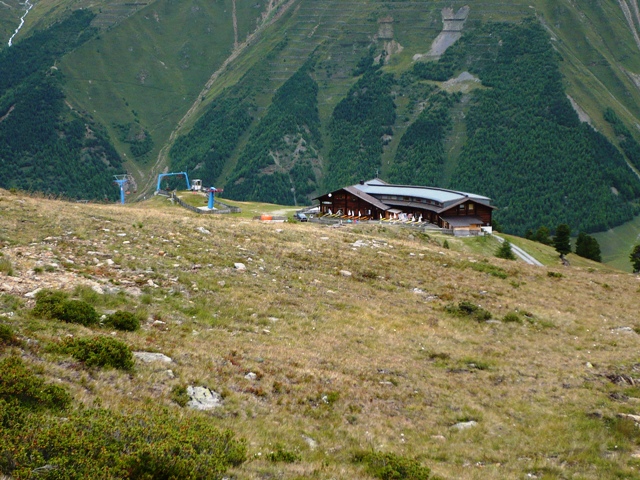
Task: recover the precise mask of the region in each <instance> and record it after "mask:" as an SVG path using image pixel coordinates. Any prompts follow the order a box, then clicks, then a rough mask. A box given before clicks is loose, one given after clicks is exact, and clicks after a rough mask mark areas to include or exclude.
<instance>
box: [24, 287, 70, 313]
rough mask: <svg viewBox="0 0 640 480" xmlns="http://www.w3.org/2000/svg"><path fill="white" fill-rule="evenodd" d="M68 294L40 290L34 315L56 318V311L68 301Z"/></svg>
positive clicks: (37, 294) (58, 291) (33, 311)
mask: <svg viewBox="0 0 640 480" xmlns="http://www.w3.org/2000/svg"><path fill="white" fill-rule="evenodd" d="M67 298H68V294H67V293H66V292H63V291H60V290H48V289H45V290H40V291H39V292H38V293H36V306H35V307H33V310H32V313H33V314H34V315H35V316H36V317H41V318H48V319H52V318H54V311H55V310H56V309H57V308H58V307H59V306H60V304H62V302H64V301H65V300H67Z"/></svg>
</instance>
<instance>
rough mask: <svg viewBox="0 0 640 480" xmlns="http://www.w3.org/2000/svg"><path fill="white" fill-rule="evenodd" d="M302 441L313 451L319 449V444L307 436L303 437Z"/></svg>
mask: <svg viewBox="0 0 640 480" xmlns="http://www.w3.org/2000/svg"><path fill="white" fill-rule="evenodd" d="M302 439H303V440H304V441H305V442H307V445H309V448H310V449H311V450H314V449H315V448H317V447H318V442H316V441H315V440H314V439H313V438H311V437H308V436H306V435H302Z"/></svg>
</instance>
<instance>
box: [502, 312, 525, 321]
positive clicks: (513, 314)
mask: <svg viewBox="0 0 640 480" xmlns="http://www.w3.org/2000/svg"><path fill="white" fill-rule="evenodd" d="M502 321H503V322H505V323H522V317H521V316H520V315H519V314H518V312H509V313H507V314H506V315H505V316H504V317H502Z"/></svg>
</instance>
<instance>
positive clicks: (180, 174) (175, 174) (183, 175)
mask: <svg viewBox="0 0 640 480" xmlns="http://www.w3.org/2000/svg"><path fill="white" fill-rule="evenodd" d="M164 177H178V178H182V177H184V178H185V180H186V181H187V190H191V184H190V183H189V175H187V172H175V173H161V174H160V175H158V186H157V187H156V192H159V191H160V190H161V188H160V183H161V182H162V179H163V178H164Z"/></svg>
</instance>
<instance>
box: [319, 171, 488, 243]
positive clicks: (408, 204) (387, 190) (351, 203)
mask: <svg viewBox="0 0 640 480" xmlns="http://www.w3.org/2000/svg"><path fill="white" fill-rule="evenodd" d="M317 200H318V201H319V204H320V205H319V207H320V215H322V216H332V217H338V218H349V219H362V220H382V219H387V220H389V219H403V220H411V221H413V222H427V223H432V224H435V225H437V226H439V227H441V228H446V229H451V230H454V232H455V231H456V230H459V231H460V232H468V233H463V234H475V233H479V232H480V229H481V228H482V227H486V226H490V225H491V218H492V213H493V210H494V209H495V207H493V206H492V205H491V200H490V199H489V198H487V197H482V196H480V195H474V194H468V193H463V192H457V191H454V190H446V189H440V188H430V187H416V186H411V185H409V186H407V185H390V184H387V183H385V182H383V181H382V180H379V179H374V180H370V181H369V182H360V183H359V184H357V185H353V186H349V187H344V188H341V189H339V190H336V191H333V192H329V193H327V194H325V195H322V196H320V197H318V198H317Z"/></svg>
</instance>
